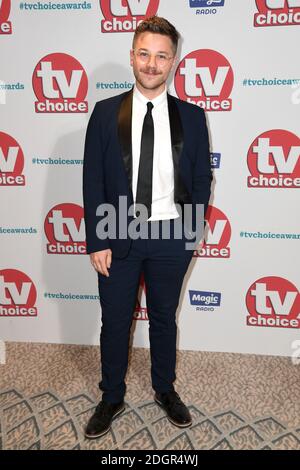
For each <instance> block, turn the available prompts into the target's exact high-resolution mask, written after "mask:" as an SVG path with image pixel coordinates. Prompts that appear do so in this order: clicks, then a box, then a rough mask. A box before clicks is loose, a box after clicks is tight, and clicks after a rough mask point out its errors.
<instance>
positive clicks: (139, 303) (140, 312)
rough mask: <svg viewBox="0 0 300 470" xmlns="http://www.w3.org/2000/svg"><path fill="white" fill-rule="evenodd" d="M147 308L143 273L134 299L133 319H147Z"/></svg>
mask: <svg viewBox="0 0 300 470" xmlns="http://www.w3.org/2000/svg"><path fill="white" fill-rule="evenodd" d="M147 312H148V310H147V303H146V284H145V279H144V275H143V273H142V274H141V277H140V282H139V289H138V294H137V299H136V305H135V310H134V313H133V319H134V320H148V313H147Z"/></svg>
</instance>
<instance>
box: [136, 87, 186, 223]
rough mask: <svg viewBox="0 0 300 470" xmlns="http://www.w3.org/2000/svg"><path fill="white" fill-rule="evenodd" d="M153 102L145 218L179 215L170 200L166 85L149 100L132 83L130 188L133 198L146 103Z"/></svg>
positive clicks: (172, 181) (171, 184) (153, 218)
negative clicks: (148, 198)
mask: <svg viewBox="0 0 300 470" xmlns="http://www.w3.org/2000/svg"><path fill="white" fill-rule="evenodd" d="M149 101H151V103H152V104H153V109H152V117H153V123H154V153H153V177H152V210H151V217H149V219H148V221H152V220H163V219H175V218H177V217H179V214H178V211H177V209H176V205H175V202H174V168H173V159H172V147H171V133H170V122H169V111H168V99H167V88H166V87H165V90H164V91H163V92H162V93H161V94H160V95H159V96H157V97H156V98H154V99H153V100H149V99H148V98H146V97H145V96H144V95H143V94H142V93H141V92H140V91H139V90H138V89H137V87H136V85H135V86H134V90H133V100H132V122H131V126H132V129H131V132H132V192H133V201H134V214H135V198H136V190H137V180H138V170H139V160H140V152H141V137H142V129H143V123H144V117H145V114H146V112H147V103H148V102H149Z"/></svg>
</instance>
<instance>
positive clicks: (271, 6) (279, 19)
mask: <svg viewBox="0 0 300 470" xmlns="http://www.w3.org/2000/svg"><path fill="white" fill-rule="evenodd" d="M256 6H257V9H258V13H255V15H254V26H293V25H299V24H300V0H256Z"/></svg>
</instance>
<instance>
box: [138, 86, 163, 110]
mask: <svg viewBox="0 0 300 470" xmlns="http://www.w3.org/2000/svg"><path fill="white" fill-rule="evenodd" d="M133 96H134V97H135V98H136V99H137V100H138V101H139V102H140V103H142V104H144V105H145V106H146V104H147V103H148V102H149V101H151V103H152V104H153V106H154V108H155V107H156V106H158V105H160V104H162V103H163V102H166V101H167V87H166V86H165V89H164V91H163V92H162V93H161V94H160V95H158V96H156V97H155V98H154V99H153V100H149V98H147V97H146V96H144V95H143V94H142V93H141V92H140V91H139V89H138V88H137V86H136V85H134V88H133Z"/></svg>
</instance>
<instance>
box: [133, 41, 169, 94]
mask: <svg viewBox="0 0 300 470" xmlns="http://www.w3.org/2000/svg"><path fill="white" fill-rule="evenodd" d="M140 53H141V55H139V54H140ZM162 56H164V57H167V58H168V60H165V61H163V63H162V61H161V60H160V57H162ZM145 57H146V60H145ZM175 61H176V57H174V49H173V47H172V41H171V39H170V38H169V37H168V36H164V35H162V34H156V33H155V34H154V33H150V32H145V33H142V34H140V35H139V36H138V37H137V39H136V42H135V45H134V51H133V50H131V51H130V65H131V66H132V68H133V73H134V76H135V79H136V81H137V82H138V83H139V84H140V86H142V87H143V88H144V89H146V90H156V89H159V88H163V87H164V84H165V82H166V81H167V78H168V76H169V74H170V72H171V70H172V69H173V68H174V65H175Z"/></svg>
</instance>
